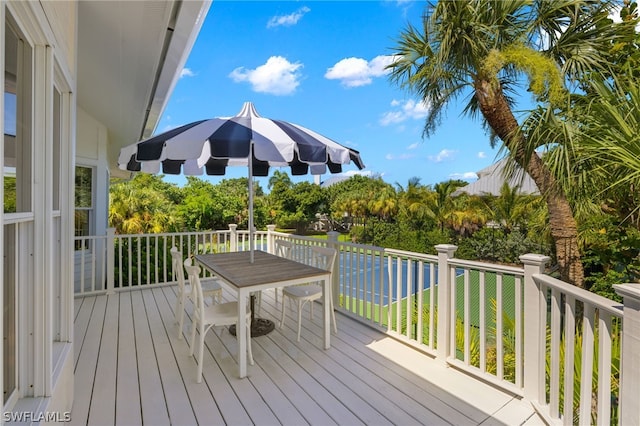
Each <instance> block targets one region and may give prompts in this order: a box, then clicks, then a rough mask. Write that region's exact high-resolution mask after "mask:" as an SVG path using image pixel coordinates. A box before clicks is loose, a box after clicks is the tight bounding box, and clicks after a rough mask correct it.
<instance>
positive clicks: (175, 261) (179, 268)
mask: <svg viewBox="0 0 640 426" xmlns="http://www.w3.org/2000/svg"><path fill="white" fill-rule="evenodd" d="M170 252H171V265H172V267H173V273H174V276H175V278H176V280H177V281H178V295H177V299H176V310H175V321H176V322H177V323H178V339H182V326H183V325H184V305H185V302H186V300H187V298H189V299H192V300H193V287H191V285H187V283H185V279H184V269H183V261H182V252H181V251H180V250H178V248H177V247H175V246H174V247H172V248H171V250H170ZM184 262H185V263H184V264H185V265H187V264H188V265H191V259H187V260H185V261H184ZM201 284H202V292H203V293H204V296H205V297H211V298H212V300H213V301H214V302H217V303H221V302H222V286H221V285H220V283H219V282H218V281H216V280H215V279H207V280H206V281H202V282H201Z"/></svg>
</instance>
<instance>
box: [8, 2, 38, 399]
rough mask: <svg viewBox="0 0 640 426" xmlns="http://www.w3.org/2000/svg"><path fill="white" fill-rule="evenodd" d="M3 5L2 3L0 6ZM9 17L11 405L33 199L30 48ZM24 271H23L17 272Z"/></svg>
mask: <svg viewBox="0 0 640 426" xmlns="http://www.w3.org/2000/svg"><path fill="white" fill-rule="evenodd" d="M2 7H4V5H3V6H2ZM17 28H18V26H17V25H16V23H15V21H14V19H13V17H12V16H11V14H9V13H7V14H6V18H5V26H4V37H3V40H4V46H3V53H2V54H4V81H5V84H4V102H5V109H4V117H3V120H4V129H5V131H4V134H3V139H2V143H3V144H4V159H3V164H2V179H3V185H4V189H5V194H4V200H3V202H4V212H5V215H4V223H3V226H4V241H3V250H4V253H3V254H4V256H3V277H2V280H3V282H2V291H3V305H4V306H3V337H4V339H3V342H2V344H3V347H2V350H3V366H2V368H3V378H4V380H3V383H2V385H3V397H4V398H3V402H4V404H5V405H6V404H9V405H11V404H12V402H13V401H15V400H16V398H17V395H18V393H19V392H18V389H19V386H20V385H19V383H20V381H19V371H20V370H19V367H20V365H21V361H24V360H23V359H22V358H21V357H19V356H18V354H19V347H18V341H19V336H21V334H20V333H21V332H22V333H24V329H22V327H21V324H20V322H19V321H18V314H19V312H20V309H19V307H20V308H21V307H22V305H21V300H20V296H19V291H18V289H20V288H21V286H22V285H23V284H25V283H28V282H29V280H30V279H31V281H33V280H32V278H33V276H32V275H30V274H31V272H32V271H33V269H34V267H33V244H32V242H33V228H34V226H33V223H34V220H33V212H32V210H33V203H32V187H31V185H32V180H33V179H32V166H31V164H32V155H33V149H32V144H33V141H32V134H31V123H32V112H31V106H32V103H33V101H32V94H33V87H32V80H33V79H32V72H33V70H32V63H33V62H32V61H33V58H32V53H33V49H32V47H31V46H29V44H28V43H26V42H25V41H24V37H22V34H21V33H20V32H19V30H18V29H17ZM22 271H26V272H25V273H21V272H22Z"/></svg>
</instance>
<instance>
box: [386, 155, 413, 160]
mask: <svg viewBox="0 0 640 426" xmlns="http://www.w3.org/2000/svg"><path fill="white" fill-rule="evenodd" d="M414 157H415V155H414V154H398V155H395V154H387V155H385V156H384V158H385V160H409V159H411V158H414Z"/></svg>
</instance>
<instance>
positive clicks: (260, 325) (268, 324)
mask: <svg viewBox="0 0 640 426" xmlns="http://www.w3.org/2000/svg"><path fill="white" fill-rule="evenodd" d="M249 299H251V337H258V336H264V335H265V334H269V333H271V332H272V331H273V330H274V329H275V328H276V325H275V323H274V322H273V321H271V320H268V319H266V318H256V316H255V309H254V308H255V300H256V298H255V296H253V295H252V296H250V297H249ZM229 333H231V334H232V335H234V336H235V335H236V327H235V326H234V325H232V326H230V327H229Z"/></svg>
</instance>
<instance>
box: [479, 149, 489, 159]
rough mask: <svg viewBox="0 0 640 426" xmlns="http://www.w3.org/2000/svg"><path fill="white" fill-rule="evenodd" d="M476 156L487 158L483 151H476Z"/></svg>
mask: <svg viewBox="0 0 640 426" xmlns="http://www.w3.org/2000/svg"><path fill="white" fill-rule="evenodd" d="M478 158H487V153H486V152H484V151H480V152H478Z"/></svg>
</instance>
